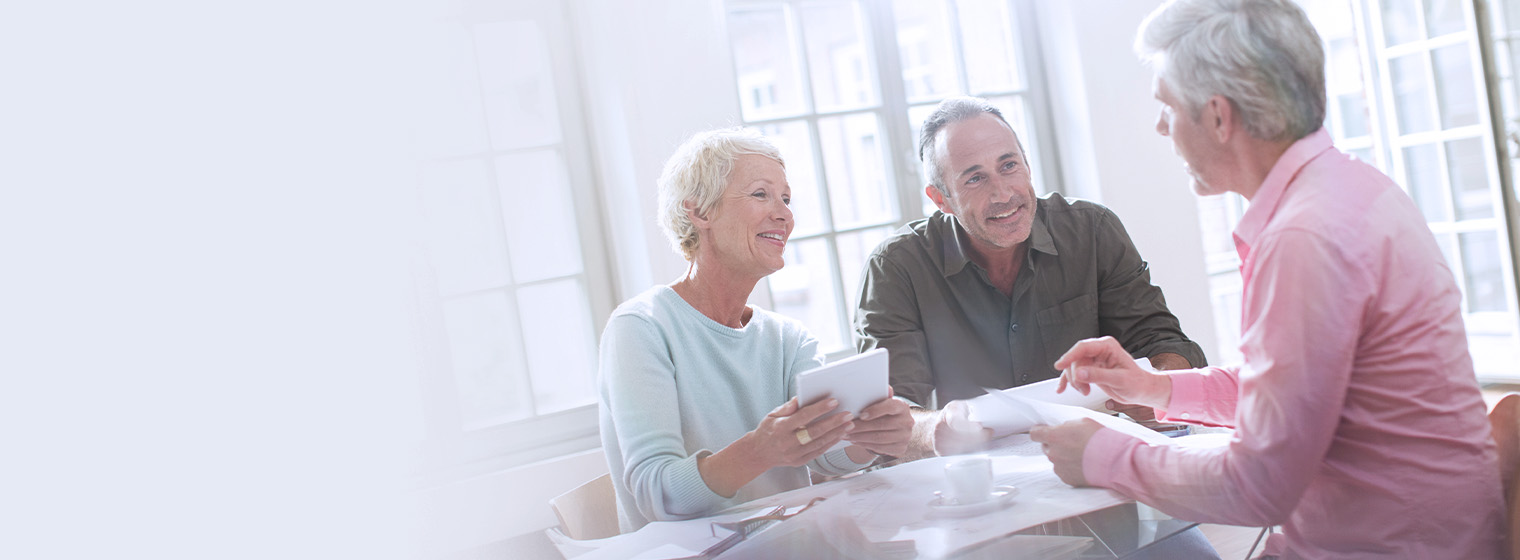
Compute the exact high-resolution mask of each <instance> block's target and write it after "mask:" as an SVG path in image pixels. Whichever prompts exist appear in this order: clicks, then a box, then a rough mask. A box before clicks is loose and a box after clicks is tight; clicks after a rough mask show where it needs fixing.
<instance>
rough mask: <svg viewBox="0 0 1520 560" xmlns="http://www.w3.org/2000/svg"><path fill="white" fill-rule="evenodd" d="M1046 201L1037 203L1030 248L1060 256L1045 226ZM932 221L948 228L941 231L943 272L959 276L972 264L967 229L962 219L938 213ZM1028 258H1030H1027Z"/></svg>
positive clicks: (1030, 229)
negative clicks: (967, 265) (967, 264)
mask: <svg viewBox="0 0 1520 560" xmlns="http://www.w3.org/2000/svg"><path fill="white" fill-rule="evenodd" d="M1044 202H1045V199H1044V198H1041V199H1039V200H1037V201H1035V210H1034V221H1033V222H1032V223H1031V224H1030V225H1029V248H1030V250H1034V251H1039V252H1041V253H1046V254H1050V255H1058V254H1060V253H1059V252H1057V251H1056V243H1055V240H1054V238H1053V237H1051V236H1050V228H1049V227H1047V226H1046V225H1045V209H1044V208H1045V204H1044ZM931 219H932V220H934V221H936V222H939V221H940V220H944V221H943V222H941V223H943V224H946V226H945V227H944V228H943V229H941V231H942V232H944V233H943V235H942V236H941V238H940V245H941V248H942V249H944V250H943V252H942V254H943V255H944V261H943V262H942V263H940V269H941V272H942V273H944V275H945V276H946V277H950V276H954V275H956V274H959V273H960V271H961V270H963V269H965V268H966V263H968V262H971V257H970V256H969V251H970V247H969V246H968V245H967V244H968V243H970V241H968V239H969V237H967V235H968V234H967V233H966V229H965V228H963V227H961V222H960V218H957V217H955V216H952V215H950V214H945V213H943V212H938V211H936V212H935V213H934V217H933V218H931ZM1025 258H1028V257H1025Z"/></svg>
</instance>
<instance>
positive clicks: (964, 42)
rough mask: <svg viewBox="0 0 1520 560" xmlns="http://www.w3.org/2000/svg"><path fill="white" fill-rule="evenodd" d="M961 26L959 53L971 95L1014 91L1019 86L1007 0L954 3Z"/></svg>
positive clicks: (963, 0)
mask: <svg viewBox="0 0 1520 560" xmlns="http://www.w3.org/2000/svg"><path fill="white" fill-rule="evenodd" d="M955 5H956V8H957V10H958V15H959V16H960V17H959V19H960V24H961V29H960V32H961V52H962V53H963V56H965V57H966V79H967V81H969V82H971V83H970V84H969V85H970V87H971V93H972V94H973V95H986V94H989V93H1001V92H1009V91H1015V90H1018V89H1020V88H1022V87H1023V80H1021V79H1020V78H1019V72H1020V70H1021V69H1020V68H1019V64H1018V57H1016V56H1014V44H1013V17H1012V16H1011V15H1009V13H1008V1H1007V0H960V1H959V2H956V4H955Z"/></svg>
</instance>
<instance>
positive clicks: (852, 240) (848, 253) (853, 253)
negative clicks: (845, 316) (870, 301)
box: [839, 226, 893, 319]
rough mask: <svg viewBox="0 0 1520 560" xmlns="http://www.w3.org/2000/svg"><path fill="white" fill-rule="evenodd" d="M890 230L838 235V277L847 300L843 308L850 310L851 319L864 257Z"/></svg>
mask: <svg viewBox="0 0 1520 560" xmlns="http://www.w3.org/2000/svg"><path fill="white" fill-rule="evenodd" d="M892 230H893V228H892V226H884V227H879V228H871V229H866V230H861V231H857V232H852V233H842V234H840V235H839V277H840V278H842V279H844V293H845V297H846V298H849V301H848V302H846V303H847V304H848V305H846V306H845V308H846V309H849V310H850V313H851V314H852V319H853V314H854V313H855V302H857V301H860V273H861V272H863V271H864V269H865V266H866V257H869V256H870V255H871V251H874V250H876V246H877V245H878V244H880V243H881V240H883V239H886V238H887V236H888V235H890V234H891V233H892Z"/></svg>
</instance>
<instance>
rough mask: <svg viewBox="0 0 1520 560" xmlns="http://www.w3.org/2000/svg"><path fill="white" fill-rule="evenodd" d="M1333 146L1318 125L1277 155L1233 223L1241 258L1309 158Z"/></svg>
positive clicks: (1270, 217)
mask: <svg viewBox="0 0 1520 560" xmlns="http://www.w3.org/2000/svg"><path fill="white" fill-rule="evenodd" d="M1333 149H1335V146H1334V145H1333V143H1332V142H1331V141H1330V133H1329V132H1328V131H1326V130H1325V127H1320V128H1319V130H1316V131H1314V132H1311V133H1309V135H1308V136H1305V137H1303V138H1299V139H1298V141H1297V142H1294V143H1293V145H1291V146H1288V150H1287V151H1285V152H1283V155H1282V157H1279V158H1277V163H1276V164H1273V165H1272V170H1271V171H1268V172H1267V178H1266V180H1264V181H1262V182H1261V187H1260V188H1258V189H1256V196H1254V197H1252V198H1251V205H1250V207H1248V208H1246V213H1245V215H1244V216H1241V218H1240V224H1239V225H1237V226H1235V249H1236V251H1237V252H1239V253H1240V258H1241V260H1242V261H1244V260H1245V258H1246V256H1247V252H1248V250H1249V248H1250V247H1251V246H1252V245H1254V244H1255V243H1256V239H1257V238H1258V237H1260V236H1261V231H1262V230H1263V229H1266V227H1267V222H1270V221H1271V220H1272V215H1273V214H1276V213H1277V205H1278V203H1279V202H1281V201H1282V197H1283V193H1286V192H1287V191H1288V186H1289V184H1290V183H1292V182H1293V178H1294V177H1297V176H1298V172H1299V171H1300V170H1302V169H1303V168H1304V166H1305V165H1308V164H1309V162H1310V161H1311V160H1313V159H1314V158H1316V157H1319V155H1320V154H1323V153H1325V152H1326V151H1329V150H1333Z"/></svg>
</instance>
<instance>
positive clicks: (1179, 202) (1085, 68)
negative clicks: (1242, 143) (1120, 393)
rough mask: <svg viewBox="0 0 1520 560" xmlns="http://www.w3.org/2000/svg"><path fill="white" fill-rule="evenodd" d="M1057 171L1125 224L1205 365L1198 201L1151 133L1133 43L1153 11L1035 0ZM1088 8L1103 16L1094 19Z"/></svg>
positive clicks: (1210, 329) (1100, 1)
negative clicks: (1201, 352)
mask: <svg viewBox="0 0 1520 560" xmlns="http://www.w3.org/2000/svg"><path fill="white" fill-rule="evenodd" d="M1038 6H1039V12H1040V18H1041V21H1042V23H1043V25H1042V26H1041V33H1042V36H1041V39H1042V42H1043V47H1044V52H1045V55H1046V57H1047V65H1046V74H1047V76H1048V78H1049V79H1050V80H1051V82H1052V83H1051V86H1052V89H1053V90H1054V92H1053V94H1052V96H1051V98H1052V106H1053V111H1054V112H1055V119H1056V127H1055V128H1056V131H1055V132H1056V135H1057V138H1058V142H1059V147H1060V151H1061V159H1062V162H1061V164H1062V172H1063V173H1064V176H1065V180H1066V183H1067V187H1068V190H1069V192H1071V193H1072V194H1074V195H1076V196H1082V197H1085V198H1091V199H1093V200H1097V201H1099V202H1102V203H1103V204H1105V205H1107V206H1108V207H1109V208H1111V209H1113V211H1114V212H1115V213H1117V214H1118V215H1119V218H1120V219H1122V220H1123V221H1124V226H1125V228H1127V229H1128V230H1129V234H1130V236H1131V237H1132V238H1134V241H1135V246H1136V247H1138V248H1139V250H1140V254H1141V255H1142V256H1143V257H1145V259H1146V260H1147V261H1149V262H1150V267H1151V280H1152V281H1153V282H1155V283H1156V285H1158V286H1161V288H1162V290H1163V291H1165V292H1166V300H1167V305H1168V307H1170V308H1171V310H1172V312H1173V313H1175V314H1176V315H1177V317H1178V319H1179V320H1181V322H1182V329H1183V331H1184V332H1186V333H1187V334H1188V337H1190V338H1192V339H1193V340H1194V341H1196V342H1198V344H1199V345H1200V346H1202V347H1203V350H1204V352H1205V353H1206V354H1209V357H1210V363H1212V362H1213V354H1214V353H1215V350H1214V349H1215V348H1216V347H1217V344H1216V342H1215V339H1216V338H1217V337H1216V336H1215V331H1214V315H1213V307H1212V305H1211V303H1210V301H1209V284H1208V275H1207V274H1206V272H1205V270H1204V253H1203V241H1202V236H1201V233H1200V229H1199V224H1198V206H1197V203H1196V200H1195V198H1194V195H1193V194H1192V191H1191V190H1189V187H1188V178H1187V175H1186V174H1185V173H1184V172H1183V171H1182V160H1181V158H1179V157H1177V156H1176V155H1175V154H1173V152H1172V144H1171V140H1170V139H1168V138H1165V137H1163V136H1161V135H1159V134H1156V126H1155V125H1156V115H1157V111H1158V110H1159V108H1160V106H1159V105H1158V104H1157V102H1156V101H1155V98H1154V97H1153V95H1152V93H1151V72H1150V70H1149V69H1148V68H1146V67H1145V66H1144V65H1143V64H1141V63H1140V61H1139V59H1138V58H1136V57H1135V55H1134V52H1133V50H1132V48H1131V45H1132V44H1133V41H1134V37H1135V31H1136V29H1137V28H1138V26H1139V24H1140V21H1141V20H1142V19H1144V18H1145V16H1146V15H1147V14H1149V13H1150V11H1151V10H1152V9H1154V8H1155V6H1156V5H1155V4H1153V3H1150V2H1135V1H1133V0H1066V1H1062V2H1041V3H1039V4H1038ZM1091 14H1102V17H1092V16H1091Z"/></svg>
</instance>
